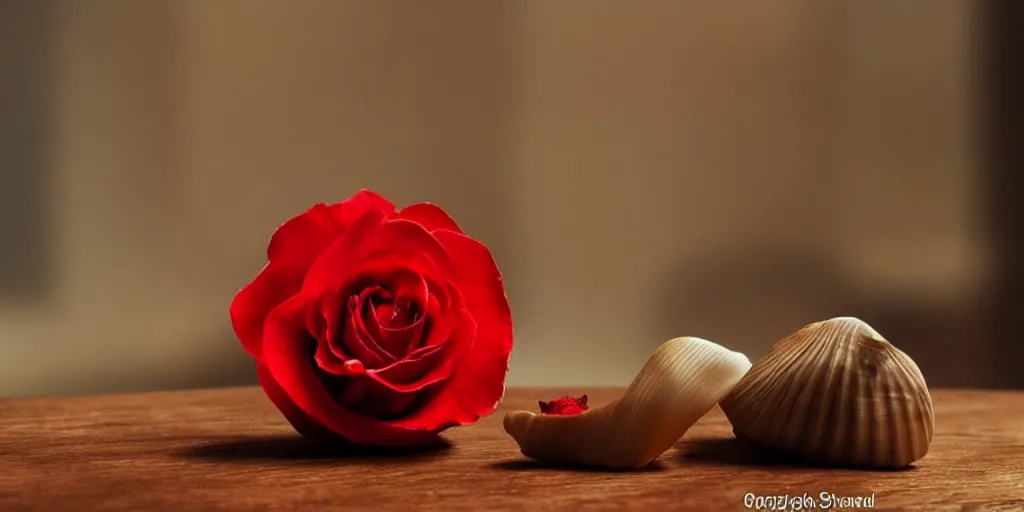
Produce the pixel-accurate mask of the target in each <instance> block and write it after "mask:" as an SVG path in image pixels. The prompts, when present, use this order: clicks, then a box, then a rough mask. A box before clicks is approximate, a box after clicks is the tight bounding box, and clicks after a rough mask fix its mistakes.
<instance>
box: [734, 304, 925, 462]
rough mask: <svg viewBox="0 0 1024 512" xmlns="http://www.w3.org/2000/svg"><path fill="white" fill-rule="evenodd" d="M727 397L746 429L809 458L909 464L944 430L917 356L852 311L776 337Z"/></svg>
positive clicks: (744, 433)
mask: <svg viewBox="0 0 1024 512" xmlns="http://www.w3.org/2000/svg"><path fill="white" fill-rule="evenodd" d="M720 405H721V407H722V410H723V411H725V414H726V416H727V417H728V418H729V421H730V422H731V423H732V426H733V431H734V432H735V434H736V436H737V437H740V438H745V439H747V440H750V441H753V442H754V443H755V444H759V445H762V446H765V447H768V448H771V449H773V450H776V451H779V452H783V453H788V454H791V455H795V456H797V457H799V458H801V459H803V460H805V461H808V462H818V463H826V464H837V465H846V466H861V467H874V468H899V467H904V466H907V465H909V464H911V463H913V462H915V461H917V460H919V459H921V458H922V457H924V456H925V454H926V453H928V446H929V444H931V440H932V434H933V432H934V429H935V419H934V414H933V411H932V399H931V395H930V394H929V393H928V387H927V385H926V384H925V380H924V376H922V375H921V370H920V369H919V368H918V367H917V364H916V363H914V361H913V360H912V359H911V358H910V357H909V356H907V355H906V354H905V353H903V352H902V351H900V350H899V349H897V348H896V347H894V346H893V345H892V344H891V343H889V342H888V341H886V339H885V338H883V337H882V336H881V335H880V334H878V332H877V331H875V330H874V329H873V328H872V327H871V326H870V325H868V324H867V323H865V322H863V321H861V320H859V319H857V318H852V317H840V318H833V319H831V320H826V321H823V322H817V323H814V324H811V325H808V326H806V327H804V328H803V329H800V330H799V331H797V332H796V333H794V334H792V335H791V336H789V337H787V338H785V339H783V340H782V341H780V342H778V343H776V344H775V346H774V347H772V350H771V351H770V352H769V353H768V355H766V356H765V357H764V358H762V359H760V360H759V361H757V362H756V363H755V364H754V366H753V367H752V368H751V369H750V371H749V372H747V374H746V375H745V376H744V377H743V380H741V381H740V382H739V384H737V385H736V387H735V388H733V390H732V392H731V393H730V394H729V396H727V397H726V398H725V399H724V400H723V401H722V402H721V404H720Z"/></svg>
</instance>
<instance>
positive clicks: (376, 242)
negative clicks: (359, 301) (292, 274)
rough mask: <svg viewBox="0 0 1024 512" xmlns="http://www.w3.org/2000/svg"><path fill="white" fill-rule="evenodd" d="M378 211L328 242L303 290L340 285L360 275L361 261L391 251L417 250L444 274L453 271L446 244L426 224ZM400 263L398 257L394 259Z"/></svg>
mask: <svg viewBox="0 0 1024 512" xmlns="http://www.w3.org/2000/svg"><path fill="white" fill-rule="evenodd" d="M380 215H381V214H380V213H378V212H370V213H368V214H366V215H365V216H363V217H361V218H360V219H358V220H357V221H356V222H355V223H354V224H352V227H351V228H349V229H348V230H347V231H346V232H345V234H344V235H343V236H342V237H340V238H338V239H337V240H336V241H335V242H334V243H332V244H331V245H330V246H328V247H327V248H326V249H324V251H323V252H322V253H321V254H320V256H319V257H318V258H317V260H316V261H315V262H314V263H313V265H312V267H311V268H310V270H309V273H308V274H307V275H306V279H305V281H303V285H302V290H303V291H308V292H320V291H323V290H326V289H331V288H334V289H339V288H341V287H342V286H344V285H345V284H346V283H349V282H350V281H352V279H354V278H355V276H356V275H358V268H359V266H360V263H361V262H363V261H364V260H366V259H367V258H368V256H370V255H374V256H375V258H374V261H378V262H379V261H380V260H381V258H384V257H387V255H388V254H394V255H395V257H398V256H397V255H399V254H407V253H415V254H419V255H420V256H419V258H420V259H421V260H422V258H427V259H429V261H430V262H431V263H433V267H434V269H435V272H432V274H437V275H438V276H440V277H441V278H445V277H447V276H450V275H452V273H453V272H454V267H453V266H452V262H451V259H450V258H449V257H448V253H447V252H445V250H444V247H443V246H442V245H441V244H440V242H438V241H437V239H435V238H434V237H433V236H432V235H431V234H430V233H428V232H427V231H426V230H425V229H424V228H423V226H420V225H419V224H416V223H415V222H412V221H408V220H403V219H391V220H387V221H382V220H381V217H380ZM392 261H393V262H395V263H397V262H398V260H392Z"/></svg>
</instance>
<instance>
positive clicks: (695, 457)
mask: <svg viewBox="0 0 1024 512" xmlns="http://www.w3.org/2000/svg"><path fill="white" fill-rule="evenodd" d="M675 448H676V460H678V461H679V462H680V463H682V464H713V465H732V466H758V467H763V468H772V469H793V470H798V469H815V470H855V471H874V472H883V473H893V472H903V471H913V470H914V469H916V468H915V467H914V466H909V467H906V468H900V469H870V470H868V469H865V468H857V467H851V466H842V465H829V464H812V463H808V462H802V461H799V460H796V459H794V458H793V457H789V456H786V455H783V454H780V453H778V452H774V451H770V450H766V449H764V448H761V447H758V446H755V445H753V444H751V443H749V442H746V441H743V440H741V439H737V438H715V439H687V440H683V441H679V442H678V443H676V445H675Z"/></svg>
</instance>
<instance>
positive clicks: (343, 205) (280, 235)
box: [267, 189, 395, 267]
mask: <svg viewBox="0 0 1024 512" xmlns="http://www.w3.org/2000/svg"><path fill="white" fill-rule="evenodd" d="M370 211H376V212H380V213H382V214H383V215H385V216H386V215H390V214H392V213H394V211H395V205H393V204H391V202H390V201H388V200H387V199H384V198H383V197H381V196H380V195H378V194H376V193H375V192H372V191H370V190H366V189H363V190H360V191H358V192H356V193H355V194H353V195H352V196H351V197H349V198H348V199H345V200H344V201H341V202H338V203H335V204H332V205H326V204H324V203H319V204H316V205H313V206H312V207H311V208H309V209H308V210H306V211H305V212H303V213H301V214H299V215H296V216H295V217H293V218H291V219H288V220H287V221H285V223H284V224H281V226H279V227H278V228H277V229H276V230H275V231H274V234H273V235H271V237H270V243H269V244H268V245H267V259H268V260H269V261H273V260H275V259H277V258H287V259H289V260H291V261H302V262H303V266H305V267H308V266H309V265H311V264H312V263H313V260H315V259H316V257H317V256H318V255H319V254H320V252H321V251H323V250H324V249H325V248H326V247H327V245H328V244H330V243H331V241H333V240H334V238H336V237H337V236H338V235H339V234H340V233H342V232H343V231H345V230H346V229H348V227H349V226H351V225H352V223H354V222H355V221H356V219H358V218H360V217H362V216H363V215H365V214H366V213H367V212H370Z"/></svg>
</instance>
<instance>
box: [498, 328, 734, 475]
mask: <svg viewBox="0 0 1024 512" xmlns="http://www.w3.org/2000/svg"><path fill="white" fill-rule="evenodd" d="M749 369H750V360H749V359H747V356H745V355H743V354H741V353H739V352H733V351H731V350H729V349H727V348H725V347H722V346H721V345H718V344H716V343H713V342H710V341H707V340H703V339H700V338H676V339H674V340H670V341H666V342H665V343H663V344H662V345H661V346H660V347H658V349H657V350H656V351H655V352H654V354H653V355H652V356H651V357H650V358H649V359H648V360H647V363H646V364H645V365H644V367H643V368H642V369H641V370H640V372H639V373H638V374H637V376H636V377H635V378H634V379H633V383H632V384H631V385H630V386H629V388H628V389H627V390H626V392H625V393H624V394H623V396H622V398H620V399H618V400H616V401H614V402H612V403H610V404H607V405H605V406H603V407H599V408H596V409H591V410H588V411H586V412H584V413H581V414H575V415H571V416H552V415H546V414H534V413H532V412H529V411H514V412H510V413H508V414H507V415H505V420H504V426H505V431H506V432H508V433H509V435H511V436H512V438H513V439H515V441H516V443H518V444H519V448H520V450H521V451H522V452H523V454H524V455H526V456H527V457H530V458H533V459H535V460H538V461H542V462H547V463H554V464H569V465H580V466H591V467H600V468H605V469H618V470H623V469H634V468H639V467H642V466H646V465H647V464H649V463H650V462H651V461H653V460H654V459H656V458H657V457H658V456H659V455H661V454H662V453H664V452H665V451H666V450H668V449H669V448H671V447H672V445H673V444H675V442H676V441H678V440H679V438H680V437H682V436H683V434H684V433H685V432H686V431H687V430H689V428H690V427H691V426H693V424H694V423H696V422H697V420H698V419H700V418H701V417H702V416H704V415H705V414H707V412H708V411H709V410H711V408H712V407H714V406H715V404H717V403H718V401H719V400H721V399H722V398H723V397H725V396H726V395H727V394H729V392H730V391H731V390H732V388H733V386H735V385H736V383H737V382H739V381H740V378H742V377H743V374H744V373H746V372H747V370H749Z"/></svg>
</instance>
